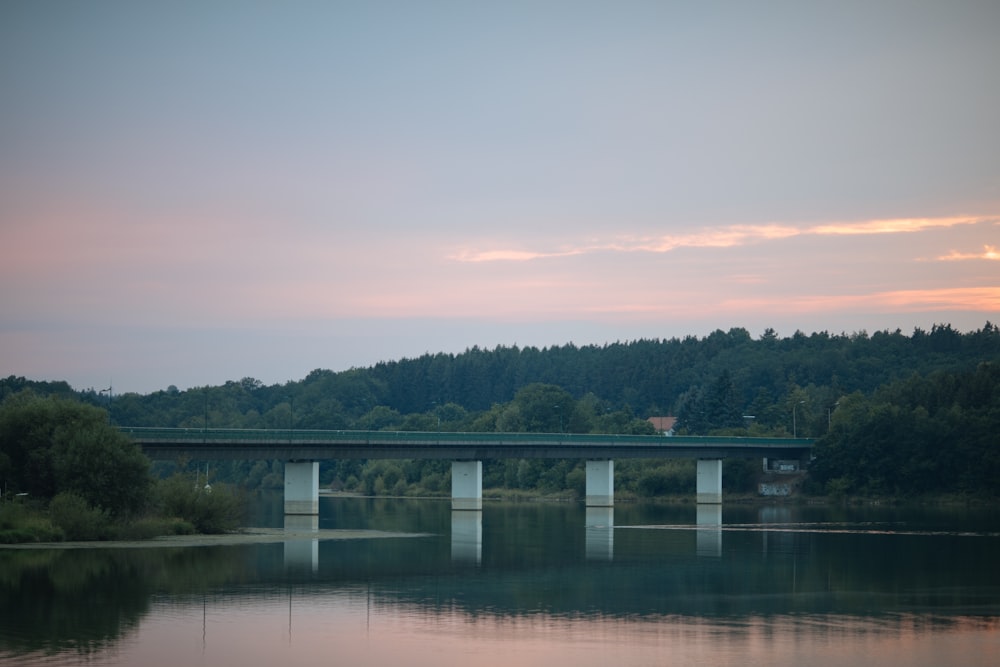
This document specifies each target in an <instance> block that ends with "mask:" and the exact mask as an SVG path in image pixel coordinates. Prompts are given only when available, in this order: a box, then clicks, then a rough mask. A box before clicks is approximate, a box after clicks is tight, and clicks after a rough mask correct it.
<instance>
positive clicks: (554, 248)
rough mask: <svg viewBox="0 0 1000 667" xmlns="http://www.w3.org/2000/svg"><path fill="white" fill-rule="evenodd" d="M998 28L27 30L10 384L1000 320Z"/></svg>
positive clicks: (276, 6) (656, 5) (863, 7)
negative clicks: (720, 332) (474, 350)
mask: <svg viewBox="0 0 1000 667" xmlns="http://www.w3.org/2000/svg"><path fill="white" fill-rule="evenodd" d="M998 35H1000V2H990V1H985V0H984V1H981V2H972V1H962V0H959V1H950V2H944V1H935V2H921V1H919V0H904V1H901V2H890V1H885V2H880V1H878V0H875V1H872V0H863V1H859V2H854V1H852V0H842V1H839V2H823V3H818V2H817V3H811V2H801V1H792V2H746V1H736V2H670V1H668V0H660V1H650V2H639V1H631V2H630V1H627V0H626V1H616V2H591V1H587V0H570V1H565V2H562V1H546V0H532V1H524V2H520V1H517V0H512V1H505V2H485V1H484V2H479V1H472V0H464V1H459V0H455V1H447V2H445V1H436V0H428V1H419V0H405V1H400V2H382V1H379V0H365V1H357V2H348V1H343V2H338V1H334V0H327V1H321V2H320V1H318V2H297V1H295V0H292V1H289V2H253V1H250V0H240V1H236V0H233V1H222V0H219V1H212V0H207V1H205V0H198V1H190V2H189V1H184V0H162V1H159V2H157V1H152V2H133V1H131V0H129V1H121V2H119V1H111V0H92V1H89V2H62V1H59V2H56V1H48V0H5V1H4V2H2V3H0V376H3V377H5V376H7V375H11V374H13V375H24V376H26V377H28V378H30V379H36V380H67V381H69V382H70V384H71V385H73V386H74V387H75V388H77V389H84V388H89V387H95V388H105V387H107V386H108V384H109V383H112V384H113V386H114V391H115V393H116V394H117V393H121V392H125V391H137V392H142V393H147V392H151V391H155V390H158V389H164V388H166V387H167V386H168V385H171V384H173V385H176V386H178V387H180V388H182V389H184V388H188V387H192V386H198V385H204V384H212V385H215V384H222V383H224V382H225V381H227V380H238V379H240V378H242V377H244V376H252V377H255V378H258V379H260V380H262V381H263V382H265V383H266V384H272V383H276V382H285V381H287V380H298V379H301V378H302V377H304V376H305V375H306V374H308V373H309V371H311V370H313V369H316V368H329V369H333V370H343V369H346V368H350V367H352V366H356V367H364V366H369V365H371V364H374V363H376V362H379V361H383V360H384V361H388V360H395V359H400V358H403V357H415V356H419V355H420V354H423V353H425V352H431V353H435V352H456V353H457V352H461V351H462V350H464V349H466V348H468V347H471V346H473V345H479V346H480V347H493V346H496V345H514V344H517V345H520V346H527V345H535V346H538V347H543V346H549V345H562V344H566V343H569V342H573V343H575V344H577V345H586V344H591V343H596V344H603V343H605V342H614V341H616V340H622V341H626V340H634V339H638V338H670V337H674V336H678V337H683V336H685V335H695V336H704V335H706V334H708V333H710V332H711V331H712V330H714V329H717V328H721V329H724V330H728V329H729V328H731V327H745V328H747V329H748V330H749V331H750V332H751V334H753V335H754V336H758V335H760V334H761V333H762V332H763V331H764V329H765V328H768V327H770V328H773V329H775V330H776V331H777V333H778V334H779V335H781V336H788V335H791V334H793V333H794V332H795V331H796V330H801V331H803V332H805V333H811V332H813V331H823V330H826V331H830V332H831V333H840V332H848V333H850V332H854V331H860V330H867V331H869V332H871V331H874V330H880V329H889V330H895V329H897V328H899V329H902V330H903V332H904V333H907V334H909V333H911V332H912V330H913V329H914V327H922V328H925V329H929V328H930V327H931V326H932V325H933V324H934V323H945V322H947V323H950V324H952V326H954V327H955V328H957V329H959V330H961V331H970V330H974V329H978V328H980V327H981V326H982V325H983V324H985V322H986V321H987V320H990V321H993V322H994V323H996V322H997V321H998V320H1000V38H998Z"/></svg>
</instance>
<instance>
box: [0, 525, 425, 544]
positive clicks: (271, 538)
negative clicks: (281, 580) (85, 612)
mask: <svg viewBox="0 0 1000 667" xmlns="http://www.w3.org/2000/svg"><path fill="white" fill-rule="evenodd" d="M426 536H427V533H397V532H391V531H384V530H330V529H323V530H304V529H285V528H247V529H244V530H240V531H236V532H232V533H222V534H220V535H164V536H162V537H154V538H151V539H148V540H107V541H87V542H26V543H20V544H0V549H159V548H176V547H216V546H238V545H242V544H267V543H272V542H294V541H299V540H370V539H387V538H414V537H426Z"/></svg>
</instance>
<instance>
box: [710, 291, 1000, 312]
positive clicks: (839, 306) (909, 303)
mask: <svg viewBox="0 0 1000 667" xmlns="http://www.w3.org/2000/svg"><path fill="white" fill-rule="evenodd" d="M724 305H725V306H726V307H727V308H733V307H744V308H745V307H749V308H750V309H753V310H758V311H760V310H766V311H771V310H775V311H777V310H781V311H785V312H788V311H791V312H823V311H829V312H834V311H842V310H878V309H887V310H893V311H908V312H922V311H933V310H949V311H951V310H972V311H982V312H997V311H1000V287H951V288H941V289H925V290H893V291H888V292H874V293H871V294H833V295H820V294H814V295H804V296H798V297H796V296H782V297H781V298H764V299H741V300H740V301H739V302H734V303H730V304H724Z"/></svg>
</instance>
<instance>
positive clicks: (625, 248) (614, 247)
mask: <svg viewBox="0 0 1000 667" xmlns="http://www.w3.org/2000/svg"><path fill="white" fill-rule="evenodd" d="M991 220H996V217H995V216H952V217H944V218H898V219H888V220H863V221H858V222H837V223H829V224H824V225H815V226H813V227H805V228H799V227H794V226H791V225H780V224H777V223H770V224H763V225H727V226H724V227H718V228H708V229H702V230H699V231H695V232H690V233H687V234H666V235H663V236H651V237H643V238H634V237H619V238H617V239H612V240H609V241H605V242H600V241H598V242H591V243H588V244H581V245H579V246H576V247H572V248H570V249H564V250H559V251H532V250H511V249H506V248H495V249H485V250H483V249H464V250H461V251H459V252H456V253H453V254H452V255H451V256H450V259H452V260H455V261H458V262H503V261H506V262H527V261H533V260H539V259H551V258H554V257H567V256H572V255H584V254H591V253H596V252H602V251H604V252H647V253H666V252H670V251H672V250H677V249H679V248H730V247H736V246H743V245H749V244H752V243H758V242H762V241H774V240H780V239H786V238H792V237H795V236H807V235H809V236H856V235H867V234H911V233H915V232H921V231H924V230H928V229H940V228H948V227H954V226H957V225H974V224H977V223H982V222H988V221H991ZM996 254H997V251H996V249H994V248H992V247H988V250H987V253H986V255H987V256H986V257H985V259H995V258H996ZM977 258H983V257H982V256H977ZM947 259H969V257H965V256H956V257H948V258H947Z"/></svg>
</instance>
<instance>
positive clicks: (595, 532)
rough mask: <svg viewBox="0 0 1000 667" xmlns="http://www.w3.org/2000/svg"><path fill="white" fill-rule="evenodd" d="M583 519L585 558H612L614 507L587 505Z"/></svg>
mask: <svg viewBox="0 0 1000 667" xmlns="http://www.w3.org/2000/svg"><path fill="white" fill-rule="evenodd" d="M585 521H586V523H585V530H586V531H587V532H586V537H585V542H586V554H587V560H614V555H615V508H614V507H588V508H587V518H586V520H585Z"/></svg>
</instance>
